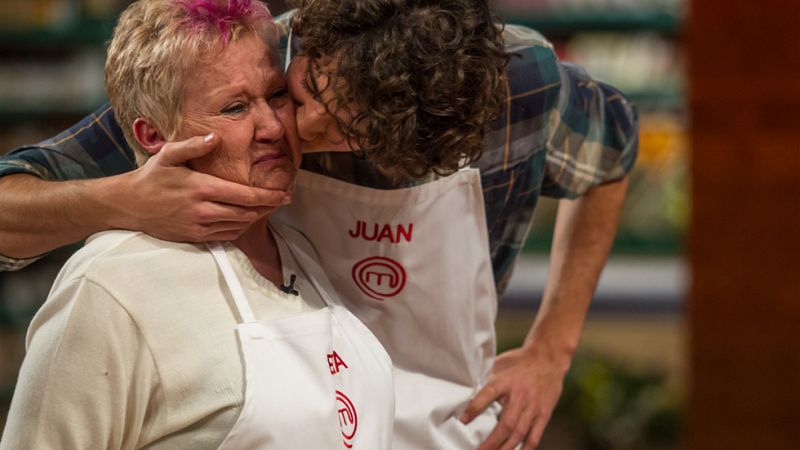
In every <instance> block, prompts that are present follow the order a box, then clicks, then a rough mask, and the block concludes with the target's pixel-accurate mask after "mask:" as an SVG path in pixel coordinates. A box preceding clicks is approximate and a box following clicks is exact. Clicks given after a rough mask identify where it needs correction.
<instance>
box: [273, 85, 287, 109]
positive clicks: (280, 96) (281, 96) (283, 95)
mask: <svg viewBox="0 0 800 450" xmlns="http://www.w3.org/2000/svg"><path fill="white" fill-rule="evenodd" d="M288 100H289V91H288V90H286V88H279V89H277V90H275V92H273V93H272V95H270V96H269V103H270V105H272V106H282V105H284V104H285V103H287V102H288Z"/></svg>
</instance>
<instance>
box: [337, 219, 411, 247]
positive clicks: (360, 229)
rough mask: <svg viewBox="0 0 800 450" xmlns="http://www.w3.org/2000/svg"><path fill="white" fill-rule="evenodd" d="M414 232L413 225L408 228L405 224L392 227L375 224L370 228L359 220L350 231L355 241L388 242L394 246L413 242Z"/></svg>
mask: <svg viewBox="0 0 800 450" xmlns="http://www.w3.org/2000/svg"><path fill="white" fill-rule="evenodd" d="M413 232H414V224H413V223H410V224H408V225H407V226H405V225H403V224H398V225H395V226H392V225H390V224H378V223H373V224H372V226H369V225H367V223H366V222H364V221H363V220H357V221H356V226H355V227H354V228H353V229H352V230H348V233H349V234H350V237H351V238H353V239H364V240H365V241H375V242H381V241H383V240H387V241H389V242H391V243H392V244H397V243H399V242H400V241H403V240H405V241H406V242H411V235H412V233H413Z"/></svg>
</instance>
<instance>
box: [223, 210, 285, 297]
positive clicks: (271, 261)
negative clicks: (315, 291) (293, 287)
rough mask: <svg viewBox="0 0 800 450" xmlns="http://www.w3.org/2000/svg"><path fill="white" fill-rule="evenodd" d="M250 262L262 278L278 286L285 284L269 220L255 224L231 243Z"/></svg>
mask: <svg viewBox="0 0 800 450" xmlns="http://www.w3.org/2000/svg"><path fill="white" fill-rule="evenodd" d="M231 243H232V244H233V245H235V246H236V247H237V248H238V249H239V250H241V251H242V252H243V253H244V254H245V255H246V256H247V259H249V260H250V263H251V264H252V265H253V267H254V268H255V269H256V272H258V273H260V274H261V276H263V277H264V278H266V279H268V280H269V281H271V282H272V283H273V284H275V285H276V286H280V285H282V284H283V270H282V267H281V257H280V253H278V244H277V243H276V242H275V239H274V238H273V237H272V232H270V230H269V228H268V227H267V218H266V217H265V218H263V219H261V220H259V221H258V222H255V223H253V225H251V226H250V228H248V229H247V231H245V232H244V234H242V235H241V236H239V237H238V238H237V239H235V240H233V241H231Z"/></svg>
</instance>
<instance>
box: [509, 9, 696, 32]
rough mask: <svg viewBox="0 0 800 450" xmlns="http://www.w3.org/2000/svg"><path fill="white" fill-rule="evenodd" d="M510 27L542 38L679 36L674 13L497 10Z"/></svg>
mask: <svg viewBox="0 0 800 450" xmlns="http://www.w3.org/2000/svg"><path fill="white" fill-rule="evenodd" d="M500 13H501V15H503V16H504V17H508V21H509V22H510V23H515V24H519V25H524V26H527V27H530V28H533V29H535V30H538V31H540V32H542V33H544V34H550V33H559V34H562V33H574V32H576V31H615V32H621V31H625V32H627V31H658V32H662V33H670V34H675V33H679V32H680V31H681V29H682V27H683V19H682V18H681V17H680V16H678V15H677V14H675V13H671V12H662V11H616V12H614V11H612V12H591V11H590V12H563V13H559V12H543V13H541V14H532V13H530V12H524V11H518V10H515V9H510V8H506V9H501V10H500Z"/></svg>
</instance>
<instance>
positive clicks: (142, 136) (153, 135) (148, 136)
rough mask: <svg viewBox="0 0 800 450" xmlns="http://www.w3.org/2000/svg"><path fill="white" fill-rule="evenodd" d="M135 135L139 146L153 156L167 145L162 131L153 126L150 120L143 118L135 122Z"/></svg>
mask: <svg viewBox="0 0 800 450" xmlns="http://www.w3.org/2000/svg"><path fill="white" fill-rule="evenodd" d="M133 135H134V137H136V140H137V141H138V142H139V145H141V146H142V148H143V149H144V150H145V151H146V152H147V153H150V154H151V155H155V154H156V153H158V152H159V151H160V150H161V147H163V146H164V144H166V143H167V140H166V139H164V135H162V134H161V131H159V129H158V128H156V127H155V126H154V125H153V124H151V123H150V121H149V120H147V119H144V118H142V117H139V118H137V119H136V120H134V121H133Z"/></svg>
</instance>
